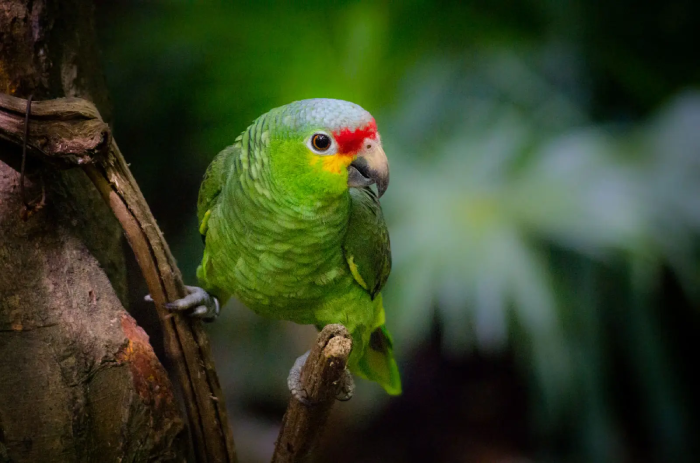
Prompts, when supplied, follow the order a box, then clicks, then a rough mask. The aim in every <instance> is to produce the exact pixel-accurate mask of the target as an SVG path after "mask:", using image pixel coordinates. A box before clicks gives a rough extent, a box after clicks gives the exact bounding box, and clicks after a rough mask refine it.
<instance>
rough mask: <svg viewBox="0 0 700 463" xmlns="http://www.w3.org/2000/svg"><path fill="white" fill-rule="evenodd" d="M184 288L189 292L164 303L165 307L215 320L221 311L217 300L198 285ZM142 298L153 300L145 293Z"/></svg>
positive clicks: (204, 319)
mask: <svg viewBox="0 0 700 463" xmlns="http://www.w3.org/2000/svg"><path fill="white" fill-rule="evenodd" d="M185 288H186V289H187V291H188V292H189V294H188V295H187V296H185V297H183V298H181V299H178V300H177V301H173V302H168V303H166V304H165V308H166V309H168V310H174V311H178V312H182V311H186V310H191V312H190V314H189V315H190V316H192V317H197V318H201V319H202V320H203V321H208V322H211V321H214V320H216V318H217V317H218V316H219V312H220V311H221V308H220V307H219V300H218V299H217V298H215V297H214V296H212V295H211V294H209V293H208V292H206V291H205V290H204V289H202V288H200V287H199V286H185ZM144 299H145V300H146V301H148V302H153V298H152V297H151V295H150V294H147V295H146V297H145V298H144Z"/></svg>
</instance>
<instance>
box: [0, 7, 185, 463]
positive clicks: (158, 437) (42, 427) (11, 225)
mask: <svg viewBox="0 0 700 463" xmlns="http://www.w3.org/2000/svg"><path fill="white" fill-rule="evenodd" d="M97 63H99V56H98V54H97V47H96V38H95V32H94V28H93V18H92V4H91V3H90V2H87V1H85V2H81V1H79V0H69V1H61V2H48V1H45V0H34V1H32V0H0V92H4V93H8V94H11V95H15V96H19V97H24V98H27V97H28V96H29V95H30V94H33V96H34V99H35V100H40V99H49V98H58V97H62V96H79V97H81V98H85V99H89V100H91V101H93V102H94V103H95V104H96V105H97V107H98V108H99V110H100V112H101V113H102V115H103V116H107V115H108V114H109V111H108V108H107V107H106V101H107V98H106V95H107V94H106V89H105V85H104V79H103V77H102V75H101V74H100V72H99V66H98V65H97ZM105 118H106V117H105ZM12 150H14V152H11V151H12ZM10 158H14V159H17V153H16V148H14V147H11V146H8V145H6V144H1V145H0V462H2V461H12V462H24V461H26V462H38V461H42V462H43V461H46V462H48V461H51V462H62V461H70V462H73V461H170V460H179V461H182V460H183V456H182V455H183V449H182V448H181V447H182V446H181V445H180V442H181V441H182V437H183V432H182V431H183V421H182V419H181V416H180V412H179V410H178V407H177V404H176V402H175V400H174V397H173V393H172V386H171V384H170V382H169V380H168V377H167V374H166V373H165V370H164V369H163V367H162V366H161V364H160V363H159V362H158V360H157V358H156V356H155V354H154V353H153V350H152V349H151V346H150V345H149V343H148V336H147V335H146V334H145V332H144V331H143V330H141V328H139V327H138V326H137V325H136V323H135V322H134V320H133V319H132V318H131V317H130V316H129V315H128V314H127V313H126V312H125V311H124V308H123V306H122V302H120V300H121V301H125V300H126V283H125V281H126V280H125V266H124V257H123V245H122V231H121V227H120V225H119V223H118V222H117V221H116V220H115V219H114V216H113V214H112V212H111V211H110V210H109V208H108V207H107V206H106V205H105V204H104V202H103V201H102V198H101V197H100V195H99V193H98V192H97V191H96V190H95V188H94V187H93V185H92V183H91V182H90V181H89V179H88V178H87V177H86V175H85V174H84V172H83V171H82V170H77V169H74V170H66V171H60V172H58V171H55V170H54V169H53V168H50V167H47V168H44V167H42V166H34V168H32V175H31V176H30V177H28V178H27V179H25V190H26V191H25V196H26V199H27V200H33V199H35V198H38V197H41V195H42V189H45V192H46V206H45V207H44V208H43V209H41V210H40V211H38V212H37V213H35V214H34V215H32V216H30V217H29V218H28V219H27V220H26V221H25V220H23V219H22V218H20V211H21V210H22V205H23V200H22V195H21V189H20V186H19V178H20V175H19V173H18V172H17V171H16V170H15V169H16V168H17V165H16V163H12V167H14V169H13V168H12V167H10V166H9V165H8V164H4V163H3V162H2V160H8V159H10Z"/></svg>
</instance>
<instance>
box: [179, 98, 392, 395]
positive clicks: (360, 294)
mask: <svg viewBox="0 0 700 463" xmlns="http://www.w3.org/2000/svg"><path fill="white" fill-rule="evenodd" d="M388 183H389V164H388V161H387V158H386V155H385V154H384V150H383V149H382V143H381V138H380V136H379V132H378V131H377V126H376V123H375V120H374V118H373V117H372V116H371V115H370V113H369V112H367V111H365V110H364V109H362V108H361V107H360V106H358V105H356V104H354V103H350V102H347V101H340V100H331V99H311V100H303V101H297V102H294V103H291V104H288V105H286V106H282V107H279V108H275V109H273V110H271V111H270V112H268V113H266V114H264V115H262V116H260V117H259V118H258V119H257V120H256V121H255V122H253V124H252V125H251V126H250V127H248V129H246V130H245V131H244V132H243V133H242V134H241V135H240V136H239V137H238V138H236V141H235V143H234V144H233V145H232V146H229V147H228V148H226V149H224V150H223V151H222V152H221V153H219V154H218V155H217V156H216V158H215V159H214V160H213V161H212V163H211V165H210V166H209V168H208V169H207V171H206V174H205V175H204V180H203V182H202V185H201V188H200V190H199V199H198V203H197V215H198V218H199V224H200V225H199V231H200V233H201V235H202V238H203V240H204V244H205V248H204V256H203V258H202V263H201V265H200V266H199V268H198V269H197V277H198V280H199V282H200V284H201V285H202V288H203V290H204V291H202V290H201V289H199V288H196V287H190V288H189V289H190V292H191V294H190V295H189V296H187V297H186V298H183V299H181V300H179V301H176V302H175V303H172V304H170V305H169V308H171V309H176V310H177V309H194V311H193V314H194V315H197V316H201V317H204V318H207V317H212V316H216V315H218V311H219V302H220V303H221V304H223V303H225V302H226V301H227V300H228V299H229V297H231V296H232V295H233V296H235V297H236V298H238V299H239V300H240V301H241V302H242V303H243V304H244V305H246V306H247V307H248V308H250V309H251V310H253V311H254V312H256V313H258V314H260V315H263V316H266V317H272V318H277V319H283V320H290V321H293V322H296V323H300V324H313V325H315V326H316V327H317V328H318V329H322V328H323V327H324V326H325V325H327V324H331V323H341V324H343V325H345V327H346V328H347V329H348V331H349V332H350V334H351V335H352V339H353V349H352V352H351V355H350V358H349V360H348V368H349V369H350V371H351V372H353V373H355V374H357V375H359V376H361V377H363V378H366V379H369V380H372V381H376V382H378V383H379V384H380V385H381V386H382V387H384V389H385V390H386V391H387V392H388V393H389V394H392V395H397V394H400V393H401V380H400V377H399V371H398V368H397V366H396V361H395V360H394V356H393V353H392V339H391V336H390V335H389V332H388V331H387V329H386V327H385V316H384V307H383V305H382V295H381V293H380V291H381V289H382V287H383V286H384V283H386V280H387V278H388V276H389V272H390V270H391V249H390V244H389V234H388V232H387V228H386V224H385V223H384V218H383V215H382V210H381V207H380V204H379V196H381V195H382V194H383V193H384V192H385V191H386V189H387V186H388ZM372 184H376V188H377V191H378V194H376V193H375V192H374V191H373V190H372V189H371V188H370V185H372ZM210 295H211V296H210ZM212 296H213V297H212ZM348 376H349V375H348ZM351 379H352V377H351V376H350V380H351ZM290 388H291V383H290ZM293 392H294V391H293Z"/></svg>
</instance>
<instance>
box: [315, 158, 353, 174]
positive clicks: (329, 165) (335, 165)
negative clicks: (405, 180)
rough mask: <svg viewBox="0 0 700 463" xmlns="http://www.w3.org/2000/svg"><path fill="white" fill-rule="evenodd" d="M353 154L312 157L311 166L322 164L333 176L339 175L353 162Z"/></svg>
mask: <svg viewBox="0 0 700 463" xmlns="http://www.w3.org/2000/svg"><path fill="white" fill-rule="evenodd" d="M352 158H353V155H351V154H341V153H338V154H334V155H332V156H314V155H312V156H311V165H312V166H314V165H316V164H318V163H319V162H320V163H321V168H322V169H323V170H325V171H326V172H330V173H331V174H339V173H341V172H343V169H347V168H348V166H349V165H350V163H351V162H352Z"/></svg>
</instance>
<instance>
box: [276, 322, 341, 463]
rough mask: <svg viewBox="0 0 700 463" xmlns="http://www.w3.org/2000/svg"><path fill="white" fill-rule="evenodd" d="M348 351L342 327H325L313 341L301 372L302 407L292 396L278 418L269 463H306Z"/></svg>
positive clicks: (318, 433) (322, 425)
mask: <svg viewBox="0 0 700 463" xmlns="http://www.w3.org/2000/svg"><path fill="white" fill-rule="evenodd" d="M351 350H352V338H351V337H350V333H348V330H347V329H346V328H345V327H344V326H343V325H327V326H326V327H324V328H323V330H321V332H320V333H319V334H318V337H317V338H316V343H315V344H314V345H313V347H312V348H311V351H310V352H309V357H308V358H307V359H306V363H305V364H304V366H303V367H302V369H301V378H300V381H301V387H302V390H303V391H304V392H305V396H306V397H305V398H306V403H302V402H300V401H299V400H298V399H297V398H295V397H294V396H292V397H291V398H290V399H289V405H288V406H287V411H286V413H285V414H284V418H282V426H281V428H280V433H279V437H278V438H277V442H276V444H275V452H274V454H273V455H272V463H300V462H304V461H308V459H309V458H310V457H311V452H312V451H313V449H314V447H315V446H316V444H317V442H318V440H319V438H320V437H321V433H322V432H323V430H324V428H325V425H326V421H327V420H328V415H329V414H330V412H331V407H333V403H334V402H335V398H336V396H337V394H338V387H339V382H340V379H341V377H342V375H343V372H344V371H345V366H346V364H347V362H348V357H349V356H350V351H351Z"/></svg>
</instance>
